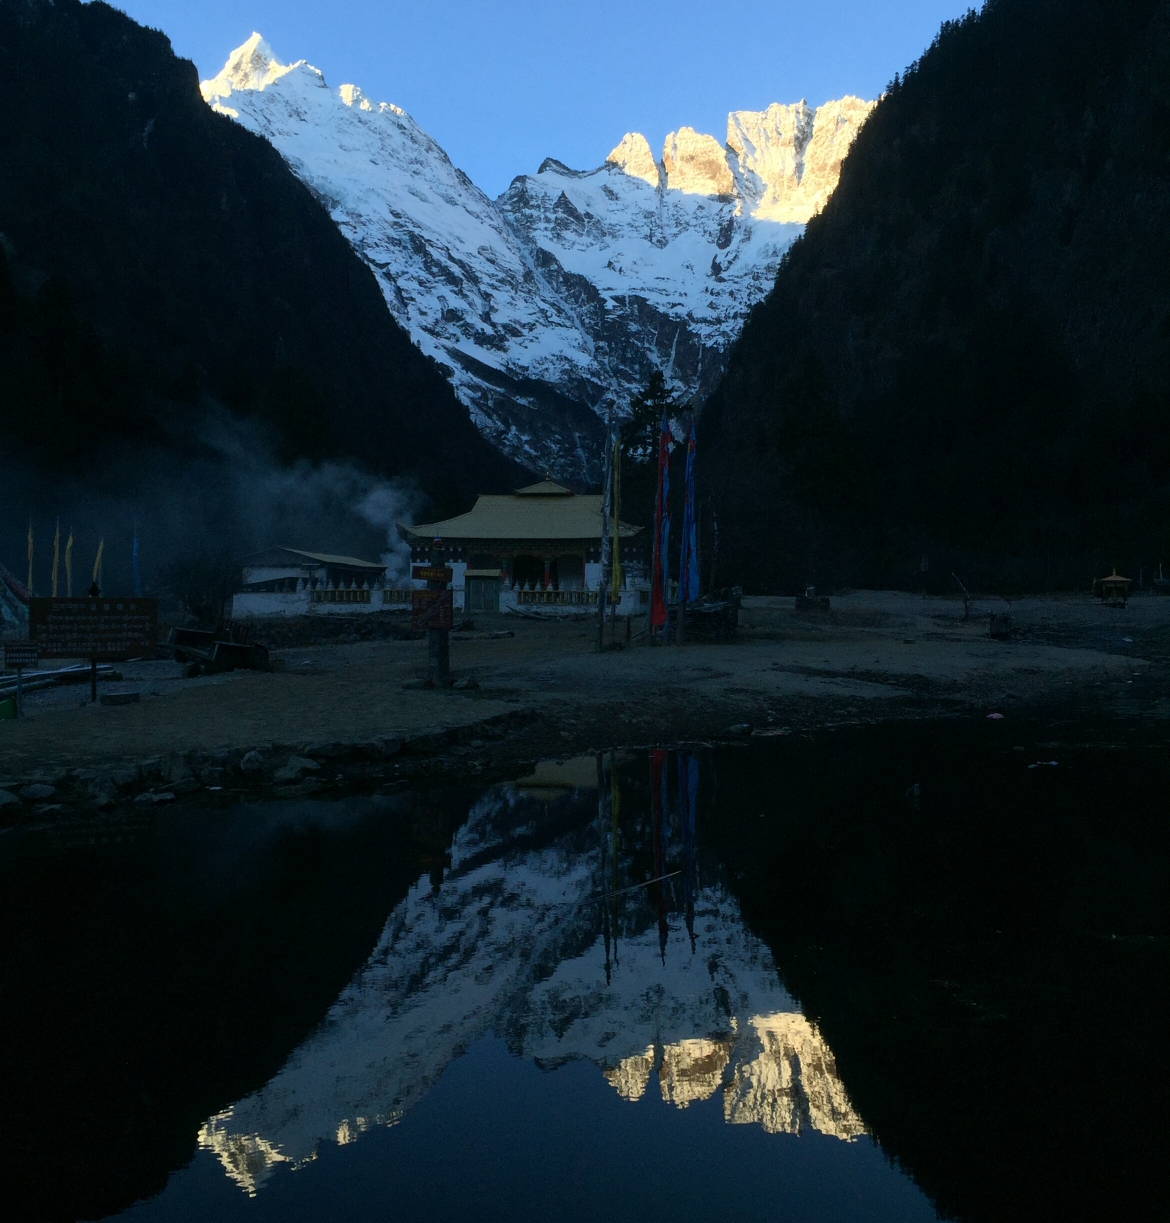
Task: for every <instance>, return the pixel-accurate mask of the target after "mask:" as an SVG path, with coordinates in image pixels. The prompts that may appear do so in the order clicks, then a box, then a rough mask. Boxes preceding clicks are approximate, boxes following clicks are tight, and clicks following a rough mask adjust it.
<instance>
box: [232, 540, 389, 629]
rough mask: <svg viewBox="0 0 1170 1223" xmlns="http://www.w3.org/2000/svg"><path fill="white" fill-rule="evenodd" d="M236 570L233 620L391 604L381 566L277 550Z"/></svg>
mask: <svg viewBox="0 0 1170 1223" xmlns="http://www.w3.org/2000/svg"><path fill="white" fill-rule="evenodd" d="M240 566H241V569H242V571H243V574H242V576H243V584H242V586H241V588H240V589H239V590H238V591H236V593H235V594H234V595H233V596H232V608H231V615H232V617H233V619H248V618H251V617H256V616H302V615H311V614H313V613H319V612H334V611H336V612H357V611H380V610H382V609H383V607H384V606H385V605H386V604H388V603H390V602H391V599H388V598H387V594H388V593H390V592H388V591H387V590H386V589H385V586H386V583H385V577H386V566H385V564H384V563H382V562H381V561H366V560H362V559H361V558H360V557H357V556H338V555H336V554H334V553H331V552H307V551H305V550H304V549H303V548H285V547H279V548H267V549H265V550H264V551H263V552H254V553H252V555H251V556H245V557H244V558H243V560H242V561H241V562H240Z"/></svg>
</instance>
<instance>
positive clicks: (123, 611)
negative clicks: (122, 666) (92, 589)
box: [28, 595, 158, 703]
mask: <svg viewBox="0 0 1170 1223" xmlns="http://www.w3.org/2000/svg"><path fill="white" fill-rule="evenodd" d="M28 637H29V641H30V642H31V643H33V644H35V645H36V646H38V647H39V650H40V656H41V658H88V659H89V663H90V671H89V695H90V700H91V701H93V702H94V703H96V702H97V665H98V660H99V659H101V660H102V661H106V662H114V661H124V660H125V659H127V658H153V657H154V653H155V650H156V649H157V647H158V600H157V599H142V598H122V599H118V598H106V597H105V596H103V595H87V596H86V597H85V598H81V599H30V600H29V604H28Z"/></svg>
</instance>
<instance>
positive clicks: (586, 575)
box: [398, 479, 646, 615]
mask: <svg viewBox="0 0 1170 1223" xmlns="http://www.w3.org/2000/svg"><path fill="white" fill-rule="evenodd" d="M604 526H605V524H604V517H603V511H602V496H601V494H600V493H574V492H573V491H572V490H571V489H568V488H565V487H564V485H562V484H557V483H556V482H555V481H554V480H549V479H546V480H541V481H539V482H538V483H536V484H530V485H528V486H527V487H526V488H518V489H516V491H515V492H513V493H510V494H506V495H503V496H494V495H493V496H481V497H479V498H478V499H477V501H476V503H475V505H474V506H473V507H472V509H471V510H469V511H468V512H467V513H466V514H460V515H459V516H458V517H457V518H448V519H446V520H445V521H443V522H424V523H419V524H417V525H415V526H406V525H404V524H402V523H400V524H399V526H398V533H399V535H400V536H401V537H402V538H403V539H404V540H405V541H406V542H407V543H408V544H409V545H410V554H411V559H412V560H413V561H415V562H425V561H431V562H433V563H435V564H445V565H448V566H450V568H451V570H452V574H453V581H452V585H453V587H454V589H455V592H456V594H455V599H456V603H459V602H460V594H462V595H463V598H462V604H463V607H464V610H466V611H468V612H475V611H481V612H487V611H499V610H501V609H503V608H506V607H508V606H523V605H525V604H541V605H547V606H550V607H552V608H556V607H562V608H572V607H580V605H581V604H586V605H588V604H592V605H593V606H594V607H596V605H597V591H598V587H599V586H600V584H601V536H602V532H603V530H604ZM641 530H642V528H641V527H635V526H630V525H629V524H628V523H624V522H623V523H619V527H618V539H619V549H620V553H621V556H620V559H621V565H622V595H621V599H620V603H619V608H618V610H619V613H620V614H622V615H628V614H630V613H631V612H633V611H636V610H637V609H638V606H639V605H640V604H641V603H642V602H644V601H645V599H644V598H643V596H644V594H645V590H644V587H645V576H646V574H645V569H646V565H645V558H644V556H643V555H642V550H641V548H640V547H639V546H638V545H637V544H636V543H635V542H634V540H635V537H636V536H637V535H639V534H640V533H641Z"/></svg>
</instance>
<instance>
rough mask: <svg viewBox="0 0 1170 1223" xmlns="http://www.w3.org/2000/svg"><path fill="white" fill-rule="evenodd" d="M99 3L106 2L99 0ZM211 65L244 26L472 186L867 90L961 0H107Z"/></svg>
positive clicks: (214, 68)
mask: <svg viewBox="0 0 1170 1223" xmlns="http://www.w3.org/2000/svg"><path fill="white" fill-rule="evenodd" d="M115 2H116V3H117V0H115ZM117 7H120V8H122V9H124V10H125V11H126V12H127V13H129V14H130V15H131V16H132V17H134V18H135V20H137V21H140V22H142V23H143V24H144V25H150V26H154V27H156V28H158V29H161V30H163V31H164V32H165V33H166V34H167V35H169V37H170V39H171V43H172V45H173V46H174V48H175V51H176V52H177V53H178V54H179V55H182V56H186V57H187V58H188V59H192V60H194V61H195V64H196V66H197V67H198V69H199V75H200V77H207V76H213V75H214V74H215V73H216V72H218V71H219V69H220V68H221V67H222V66H223V61H224V60H225V59H226V58H227V54H228V52H229V51H230V50H231V49H232V48H233V47H236V46H238V45H239V44H240V43H242V42H243V41H244V40H245V39H246V38H247V37H248V35H249V34H250V33H251V32H252V31H253V30H254V29H255V30H259V31H260V33H261V34H263V35H264V37H265V38H266V39H267V40H268V41H269V43H270V44H271V45H272V48H273V50H274V52H275V53H276V55H277V56H278V57H279V58H281V59H283V60H285V61H286V62H288V61H291V60H296V59H307V60H308V61H309V62H310V63H311V64H314V65H315V66H316V67H318V68H320V69H321V70H322V72H324V74H325V79H326V81H327V82H328V83H329V84H330V85H331V86H334V87H336V86H338V85H341V84H343V83H346V82H352V83H354V84H357V85H360V86H361V87H362V88H363V89H364V90H365V91H366V93H367V94H369V95H370V96H372V97H374V98H376V99H377V100H378V101H382V102H394V103H395V104H397V105H398V106H401V107H402V108H403V109H405V110H407V111H409V112H410V113H411V114H412V115H413V116H414V118H415V119H416V120H417V121H418V122H419V123H420V124H421V125H422V126H423V127H424V128H425V129H426V130H427V131H428V132H430V134H431V135H432V136H434V137H435V139H436V140H438V141H439V143H440V144H441V145H442V146H443V147H444V148H445V149H446V150H447V152H448V153H449V154H450V156H451V159H452V160H453V161H454V162H455V164H456V165H457V166H459V167H460V168H461V169H463V170H464V171H466V172H467V173H468V174H469V175H470V176H471V178H472V179H473V180H474V181H475V182H476V183H477V184H478V185H479V186H480V187H481V188H483V190H485V191H486V192H487V193H488V194H489V195H493V196H494V195H497V194H499V193H500V192H501V191H503V190H504V189H505V188H506V187H507V185H508V183H509V182H510V181H511V180H512V178H513V177H514V176H515V175H517V174H524V173H531V172H532V171H534V170H535V169H536V168H537V166H538V165H539V164H540V162H541V161H542V160H543V159H544V158H545V157H556V158H557V159H558V160H560V161H563V162H565V163H566V164H567V165H570V166H573V167H575V168H577V169H586V168H591V167H593V166H595V165H598V164H600V162H601V161H602V160H603V159H604V158H605V155H606V153H608V152H609V150H610V149H611V148H612V147H613V146H614V145H615V144H617V142H618V141H619V140H620V139H621V138H622V136H623V135H624V134H625V133H626V132H627V131H640V132H642V133H643V134H644V135H645V136H646V137H647V138H648V139H649V141H650V144H651V147H653V148H654V150H655V152H658V151H659V150H660V149H661V147H662V140H663V138H664V137H665V135H666V133H667V132H668V131H671V130H673V129H674V128H677V127H681V126H683V125H684V124H689V125H690V126H691V127H694V128H697V129H698V130H699V131H705V132H710V133H711V134H712V135H714V136H716V137H718V138H719V139H720V140H722V139H723V137H724V135H725V133H726V123H727V112H728V111H729V110H759V109H762V108H763V107H765V106H767V105H768V103H770V102H795V101H797V100H798V99H799V98H802V97H803V98H806V99H807V100H808V101H809V103H811V104H812V105H814V106H816V105H819V104H820V103H821V102H824V101H827V100H828V99H830V98H838V97H841V96H842V95H843V94H847V93H852V94H857V95H859V96H861V97H865V98H873V97H876V96H877V95H878V94H879V93H880V92H881V90H882V89H883V88H884V86H885V85H886V83H887V81H889V80H890V78H891V77H893V75H894V73H895V72H900V71H901V70H902V69H903V68H904V67H905V66H906V65H907V64H908V63H910V62H911V61H912V60H913V59H915V58H916V57H917V56H918V55H919V54H921V52H922V51H923V50H924V49H925V48H926V46H927V45H928V44H929V43H930V41H931V39H932V38H933V37H934V35H935V33H936V31H937V30H938V27H939V25H940V24H941V23H942V22H943V21H944V20H946V19H947V18H950V17H957V16H958V15H959V14H960V13H962V12H963V11H965V9H966V8H968V7H970V5H969V4H968V3H964V2H963V0H869V2H868V3H866V2H864V0H803V2H796V0H736V2H735V3H730V4H729V3H718V2H713V0H702V2H700V0H669V2H667V0H416V2H414V3H403V2H401V0H346V2H345V3H340V2H338V0H121V2H120V3H117Z"/></svg>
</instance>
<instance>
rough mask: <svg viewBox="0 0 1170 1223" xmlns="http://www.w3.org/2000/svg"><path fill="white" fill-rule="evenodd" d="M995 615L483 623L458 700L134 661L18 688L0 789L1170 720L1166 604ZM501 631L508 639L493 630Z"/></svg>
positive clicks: (1059, 602)
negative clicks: (295, 764) (436, 753)
mask: <svg viewBox="0 0 1170 1223" xmlns="http://www.w3.org/2000/svg"><path fill="white" fill-rule="evenodd" d="M990 610H995V611H1004V610H1006V607H1005V605H1004V604H1002V603H995V604H992V603H978V604H976V605H974V606H973V607H972V609H971V614H970V618H969V619H966V620H965V619H964V616H963V607H962V604H961V603H960V602H957V601H955V600H953V599H949V600H944V599H933V598H921V597H915V596H912V595H905V594H899V593H892V592H858V593H855V594H850V595H846V596H840V597H835V598H834V599H833V600H832V607H831V611H830V612H829V613H828V614H827V615H826V614H816V615H798V614H797V613H796V612H795V611H794V608H793V601H792V600H791V599H785V598H748V599H746V600H745V604H744V608H743V611H742V613H741V629H740V633H739V637H738V639H737V640H736V641H735V642H733V643H727V644H717V645H716V644H697V643H696V644H686V645H684V646H682V647H678V646H674V645H670V646H653V647H650V646H646V645H644V644H634V645H632V646H629V647H627V648H623V649H610V650H607V651H605V652H603V653H601V654H598V653H597V652H596V649H595V640H596V637H595V632H596V631H595V625H594V622H593V621H569V622H555V621H534V620H527V619H518V618H516V617H511V616H502V615H501V616H490V617H477V618H476V631H475V632H473V633H464V634H456V636H455V639H453V640H452V643H451V663H452V670H453V673H454V675H455V676H456V677H468V678H470V679H471V680H473V681H475V682H476V683H478V685H479V686H478V687H477V688H472V689H469V690H463V691H428V690H421V691H418V690H404V689H403V687H402V684H403V682H404V681H407V680H410V679H412V678H415V677H418V676H422V675H424V674H425V667H426V643H425V642H422V641H373V642H352V643H348V644H330V645H316V646H313V647H308V648H297V649H287V650H281V651H277V652H276V653H275V655H274V657H275V658H276V659H278V660H279V661H278V666H280V667H282V668H283V669H281V670H277V671H274V672H272V673H256V672H237V673H233V674H229V675H222V676H209V677H202V678H199V679H183V678H182V675H181V669H180V668H179V667H178V666H177V665H176V664H175V663H173V662H161V661H159V662H150V663H137V664H127V665H123V666H122V667H121V668H120V669H121V672H122V677H123V678H122V679H121V680H120V681H103V683H102V684H101V685H100V690H102V691H118V692H129V691H133V692H138V693H140V694H141V699H140V701H139V702H138V703H137V704H130V705H120V706H105V705H101V704H98V705H91V704H90V703H89V699H88V698H89V689H88V685H87V684H86V685H79V686H75V687H66V688H56V689H51V690H48V691H45V692H42V693H33V694H30V695H29V696H28V697H27V698H26V710H27V714H28V716H27V717H26V718H25V719H23V720H22V721H20V722H15V721H3V722H0V788H2V787H7V788H9V789H11V788H12V787H14V786H18V785H19V784H21V783H22V782H26V781H27V780H28V779H29V778H32V777H34V776H35V775H36V774H37V773H38V770H39V771H41V772H43V771H44V770H45V769H46V768H47V769H50V770H54V769H55V770H57V771H60V770H61V769H69V768H73V769H76V768H78V767H82V766H90V767H92V766H95V765H102V764H110V763H111V762H115V761H121V762H133V761H142V760H144V759H147V760H149V759H152V758H156V757H161V756H167V755H172V756H173V755H175V754H178V755H180V756H187V757H193V758H194V757H199V756H200V754H203V755H205V756H212V757H215V756H217V755H218V757H219V758H223V757H224V753H235V755H236V756H237V757H238V756H239V754H240V753H243V752H246V751H248V750H250V749H258V750H259V751H260V752H261V753H262V754H267V755H269V756H272V757H273V759H275V758H276V757H279V755H280V753H282V752H283V753H285V755H286V756H287V754H288V753H289V752H297V751H300V752H303V753H305V754H306V755H313V754H314V753H316V755H318V756H320V755H321V752H322V750H323V745H324V746H325V747H330V746H332V750H333V751H334V753H335V754H336V752H337V749H338V745H342V746H344V745H351V744H365V743H369V742H371V741H382V742H389V741H392V740H398V741H401V742H406V743H408V744H409V741H410V740H411V738H412V736H414V737H417V736H419V735H420V732H432V733H431V735H430V737H431V739H432V740H433V739H434V735H433V732H434V731H435V730H446V731H447V732H448V735H447V742H448V744H450V743H454V742H457V741H458V740H460V739H462V740H463V741H464V743H466V742H467V741H468V739H469V737H470V739H471V741H472V742H478V741H477V740H476V739H475V734H476V731H475V728H476V727H477V726H479V725H481V724H484V725H486V724H494V725H495V726H496V727H497V729H496V732H495V733H494V740H493V742H492V743H491V744H490V749H488V748H483V747H482V746H481V747H479V748H472V749H468V748H467V747H466V746H465V747H463V748H457V749H456V751H455V756H454V758H451V759H448V760H447V761H446V763H447V764H448V765H451V766H457V767H458V768H463V767H464V765H465V763H466V762H465V761H464V760H463V759H462V758H463V757H466V756H470V757H471V762H470V764H469V765H468V767H470V768H471V770H472V771H473V772H477V773H482V772H484V771H485V770H487V771H488V772H491V773H496V772H498V771H501V770H502V771H505V772H506V771H507V770H508V769H512V768H515V767H520V766H521V765H522V763H523V762H526V761H531V760H535V759H539V758H547V757H553V756H558V755H560V756H569V755H573V754H576V753H579V752H584V751H590V750H598V749H604V748H610V747H623V746H634V745H640V744H647V743H655V742H659V743H667V742H680V741H686V740H691V741H694V740H711V739H726V738H729V737H737V736H739V737H742V736H746V735H748V734H750V733H753V732H754V733H756V734H768V733H773V734H776V733H785V732H786V731H794V730H805V729H808V728H810V727H815V726H821V725H831V724H839V723H842V722H851V721H870V720H876V719H884V718H893V717H907V716H931V715H938V714H945V713H949V712H955V711H961V710H968V711H970V710H974V709H978V710H985V711H986V712H988V713H991V712H1003V713H1005V714H1010V713H1011V712H1012V711H1013V710H1020V709H1023V708H1025V707H1028V706H1030V705H1039V704H1045V705H1052V704H1064V705H1070V704H1071V705H1073V706H1075V707H1076V708H1078V709H1082V710H1085V709H1090V708H1091V709H1094V710H1097V711H1101V712H1106V713H1109V714H1110V715H1114V716H1128V715H1135V716H1136V715H1142V716H1149V717H1155V718H1160V717H1165V716H1167V714H1168V713H1170V700H1168V698H1167V691H1168V690H1170V598H1167V599H1162V598H1155V597H1152V596H1146V597H1136V598H1134V599H1132V600H1131V601H1130V604H1129V606H1128V608H1125V609H1118V608H1110V607H1103V606H1101V605H1099V604H1098V603H1097V602H1096V601H1095V600H1093V599H1091V598H1090V597H1088V596H1087V595H1081V596H1059V597H1050V598H1036V599H1025V600H1019V601H1017V602H1015V603H1014V604H1013V605H1012V607H1011V612H1012V618H1013V634H1012V637H1011V639H1010V640H1008V641H1000V640H993V639H991V637H990V635H989V632H988V614H987V613H988V612H989V611H990ZM635 625H636V626H637V627H640V624H639V622H635ZM505 629H507V630H512V631H513V632H514V633H515V636H512V637H500V636H494V637H493V636H492V633H499V632H501V631H502V630H505ZM619 635H622V636H624V634H619ZM502 726H506V727H507V733H506V734H504V735H503V736H501V735H500V733H499V727H502ZM461 728H462V730H461ZM423 737H424V738H425V737H426V736H425V735H424V736H423ZM389 750H390V751H391V752H393V751H396V750H397V745H396V744H393V743H392V746H391V748H390V749H389ZM477 752H478V754H476V753H477ZM448 755H450V753H448ZM197 771H198V770H196V772H197ZM399 772H400V773H401V769H399ZM402 775H409V770H407V771H406V773H403V774H402Z"/></svg>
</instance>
